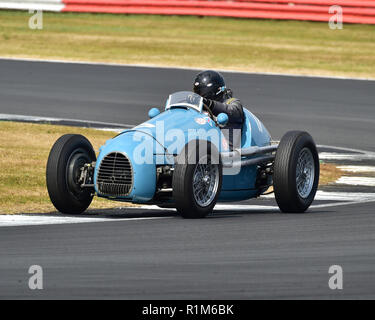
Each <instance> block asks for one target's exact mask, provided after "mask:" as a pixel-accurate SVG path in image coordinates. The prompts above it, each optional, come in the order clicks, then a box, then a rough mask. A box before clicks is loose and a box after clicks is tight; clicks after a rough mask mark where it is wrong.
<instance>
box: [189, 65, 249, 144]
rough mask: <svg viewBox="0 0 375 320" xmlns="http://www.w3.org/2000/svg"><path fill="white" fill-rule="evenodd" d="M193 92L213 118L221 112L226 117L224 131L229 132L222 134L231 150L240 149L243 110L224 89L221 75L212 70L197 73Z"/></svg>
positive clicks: (237, 101)
mask: <svg viewBox="0 0 375 320" xmlns="http://www.w3.org/2000/svg"><path fill="white" fill-rule="evenodd" d="M194 92H195V93H197V94H199V95H200V96H202V97H203V103H204V104H205V105H207V107H208V108H210V109H211V111H212V113H213V114H214V116H218V115H219V113H222V112H224V113H226V114H227V115H228V118H229V120H228V123H227V124H226V126H225V127H224V129H229V130H224V131H223V134H224V136H225V138H226V139H227V141H228V142H229V146H230V148H231V149H232V150H233V148H240V147H241V129H242V125H243V123H244V113H243V108H242V104H241V102H240V100H239V99H236V98H233V97H232V90H230V89H227V88H226V86H225V81H224V78H223V77H222V75H221V74H220V73H219V72H216V71H212V70H206V71H203V72H201V73H199V74H198V75H197V76H196V77H195V80H194ZM234 129H237V130H234Z"/></svg>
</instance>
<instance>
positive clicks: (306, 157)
mask: <svg viewBox="0 0 375 320" xmlns="http://www.w3.org/2000/svg"><path fill="white" fill-rule="evenodd" d="M314 180H315V162H314V157H313V155H312V153H311V151H310V149H308V148H303V149H302V150H301V151H300V153H299V156H298V160H297V167H296V184H297V192H298V195H299V196H300V197H301V198H304V199H306V198H307V197H308V196H309V195H310V193H311V190H312V188H313V186H314Z"/></svg>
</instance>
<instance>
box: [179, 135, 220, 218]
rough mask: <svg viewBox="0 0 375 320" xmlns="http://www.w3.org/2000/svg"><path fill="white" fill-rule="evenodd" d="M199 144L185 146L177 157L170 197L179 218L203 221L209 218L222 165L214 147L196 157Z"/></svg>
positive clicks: (208, 143)
mask: <svg viewBox="0 0 375 320" xmlns="http://www.w3.org/2000/svg"><path fill="white" fill-rule="evenodd" d="M199 144H200V141H192V142H189V143H188V144H187V145H186V146H185V148H184V150H182V152H181V153H180V154H179V155H178V157H177V159H176V164H175V167H174V173H173V181H172V187H173V197H174V200H175V205H176V209H177V212H178V213H179V214H180V215H181V216H182V217H183V218H190V219H196V218H204V217H205V216H207V215H208V214H210V213H211V212H212V210H213V208H214V206H215V204H216V201H217V198H218V196H219V194H220V191H221V184H222V164H221V162H220V157H219V154H218V151H217V149H216V148H215V146H213V145H211V143H210V142H207V144H205V142H203V145H204V146H206V145H207V147H206V148H205V150H201V153H200V154H199ZM201 145H202V144H201Z"/></svg>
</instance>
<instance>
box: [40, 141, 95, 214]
mask: <svg viewBox="0 0 375 320" xmlns="http://www.w3.org/2000/svg"><path fill="white" fill-rule="evenodd" d="M95 160H96V156H95V152H94V149H93V147H92V145H91V143H90V142H89V141H88V140H87V139H86V138H85V137H84V136H81V135H77V134H66V135H64V136H62V137H60V138H59V139H58V140H57V141H56V142H55V144H54V145H53V147H52V149H51V152H50V154H49V157H48V162H47V172H46V177H47V189H48V194H49V197H50V199H51V201H52V203H53V205H54V206H55V208H56V209H57V210H58V211H60V212H62V213H66V214H80V213H82V212H84V211H85V210H86V209H87V208H88V206H89V205H90V203H91V201H92V198H93V190H90V189H87V188H85V189H83V188H81V187H80V184H79V183H78V179H79V177H80V174H81V170H80V169H81V168H82V167H83V166H84V165H85V163H91V162H93V161H95Z"/></svg>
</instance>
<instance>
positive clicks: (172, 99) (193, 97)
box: [165, 91, 203, 112]
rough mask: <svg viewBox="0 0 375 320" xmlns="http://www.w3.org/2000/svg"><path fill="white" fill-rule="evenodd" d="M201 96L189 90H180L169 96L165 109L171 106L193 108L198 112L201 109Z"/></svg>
mask: <svg viewBox="0 0 375 320" xmlns="http://www.w3.org/2000/svg"><path fill="white" fill-rule="evenodd" d="M202 105H203V98H202V97H201V96H200V95H198V94H196V93H194V92H190V91H180V92H176V93H173V94H171V95H170V96H169V98H168V100H167V103H166V105H165V110H167V109H170V108H173V107H185V108H193V109H195V110H197V111H198V112H201V111H202Z"/></svg>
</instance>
